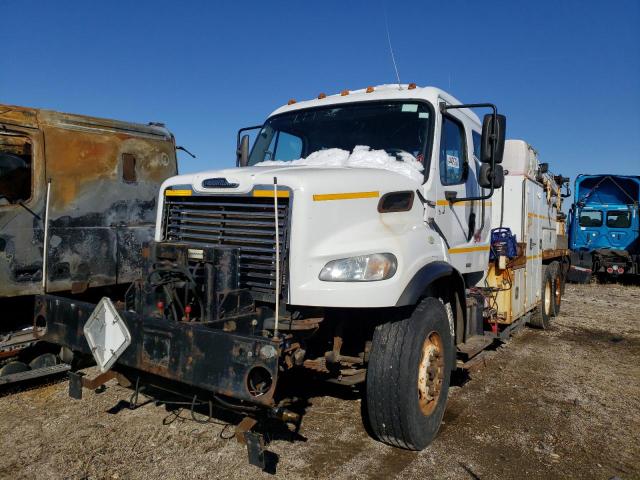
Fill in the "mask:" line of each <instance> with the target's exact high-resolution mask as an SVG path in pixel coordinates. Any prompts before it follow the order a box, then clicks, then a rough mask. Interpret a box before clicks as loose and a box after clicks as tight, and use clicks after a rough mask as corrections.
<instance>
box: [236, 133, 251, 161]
mask: <svg viewBox="0 0 640 480" xmlns="http://www.w3.org/2000/svg"><path fill="white" fill-rule="evenodd" d="M236 163H237V164H238V166H239V167H246V166H247V165H248V164H249V135H243V136H242V138H241V139H240V144H239V145H238V149H237V150H236Z"/></svg>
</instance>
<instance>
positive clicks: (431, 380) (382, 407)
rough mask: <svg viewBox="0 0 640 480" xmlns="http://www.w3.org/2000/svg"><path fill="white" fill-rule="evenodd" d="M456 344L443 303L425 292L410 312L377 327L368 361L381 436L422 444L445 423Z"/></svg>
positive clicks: (374, 425) (374, 420)
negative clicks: (424, 296)
mask: <svg viewBox="0 0 640 480" xmlns="http://www.w3.org/2000/svg"><path fill="white" fill-rule="evenodd" d="M452 349H453V344H452V339H451V333H450V329H449V320H448V317H447V312H446V310H445V307H444V305H443V304H442V303H441V302H440V301H439V300H438V299H436V298H426V299H424V300H423V301H422V302H420V304H418V306H417V307H416V308H415V310H414V311H413V313H412V314H411V316H410V317H409V318H406V319H403V320H400V321H395V322H388V323H384V324H382V325H379V326H378V327H376V329H375V332H374V334H373V342H372V346H371V353H370V357H369V365H368V367H367V381H366V406H367V416H368V423H369V425H368V426H369V430H370V432H371V433H373V435H374V436H375V437H376V438H377V439H379V440H380V441H382V442H384V443H387V444H389V445H392V446H395V447H400V448H405V449H408V450H422V449H423V448H425V447H426V446H427V445H429V444H430V443H431V442H432V441H433V439H434V438H435V436H436V434H437V433H438V429H439V428H440V423H441V421H442V416H443V415H444V410H445V406H446V403H447V396H448V393H449V380H450V377H451V369H452V360H453V353H452Z"/></svg>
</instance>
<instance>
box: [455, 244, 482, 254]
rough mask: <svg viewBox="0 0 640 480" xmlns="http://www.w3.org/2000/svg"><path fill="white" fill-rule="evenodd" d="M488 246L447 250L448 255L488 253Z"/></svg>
mask: <svg viewBox="0 0 640 480" xmlns="http://www.w3.org/2000/svg"><path fill="white" fill-rule="evenodd" d="M488 251H489V245H480V246H477V247H460V248H450V249H449V250H448V252H449V253H471V252H488Z"/></svg>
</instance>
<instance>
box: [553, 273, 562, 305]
mask: <svg viewBox="0 0 640 480" xmlns="http://www.w3.org/2000/svg"><path fill="white" fill-rule="evenodd" d="M555 286H556V288H555V289H554V293H555V301H556V305H560V301H561V299H562V279H561V278H560V276H559V275H558V276H557V277H556V281H555Z"/></svg>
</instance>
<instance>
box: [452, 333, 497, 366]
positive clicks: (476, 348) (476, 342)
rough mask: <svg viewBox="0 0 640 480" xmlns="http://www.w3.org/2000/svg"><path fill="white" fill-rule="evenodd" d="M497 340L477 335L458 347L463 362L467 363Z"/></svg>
mask: <svg viewBox="0 0 640 480" xmlns="http://www.w3.org/2000/svg"><path fill="white" fill-rule="evenodd" d="M494 340H495V339H494V338H493V337H488V336H484V335H475V336H473V337H471V338H469V339H468V340H467V341H466V342H464V343H461V344H460V345H458V346H457V347H458V353H460V354H462V357H463V360H464V361H467V360H469V359H471V358H473V357H475V356H476V355H478V354H479V353H480V352H481V351H483V350H484V349H485V348H487V347H488V346H489V345H491V344H492V343H493V341H494Z"/></svg>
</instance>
